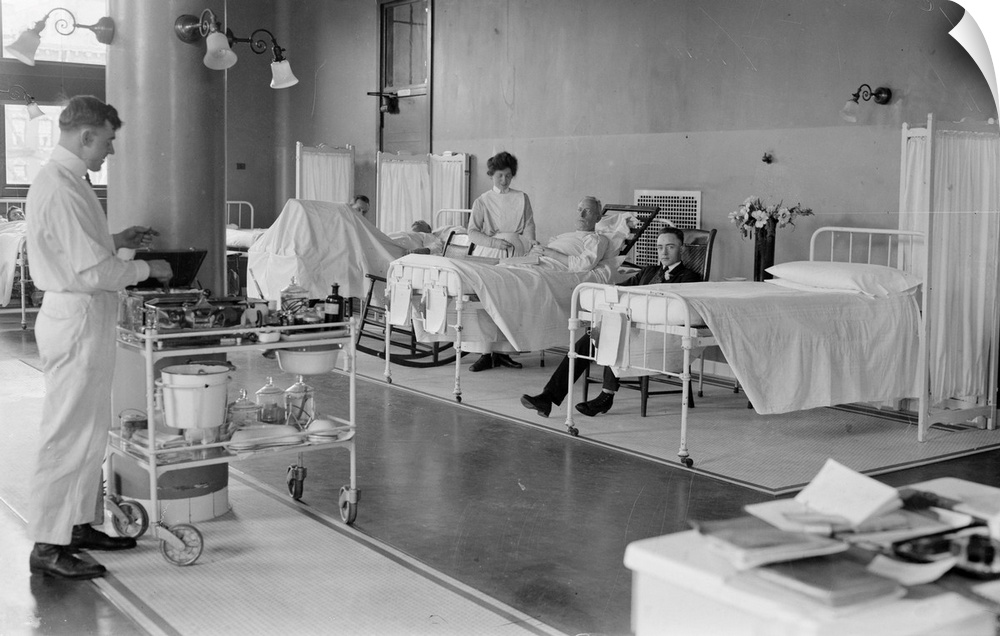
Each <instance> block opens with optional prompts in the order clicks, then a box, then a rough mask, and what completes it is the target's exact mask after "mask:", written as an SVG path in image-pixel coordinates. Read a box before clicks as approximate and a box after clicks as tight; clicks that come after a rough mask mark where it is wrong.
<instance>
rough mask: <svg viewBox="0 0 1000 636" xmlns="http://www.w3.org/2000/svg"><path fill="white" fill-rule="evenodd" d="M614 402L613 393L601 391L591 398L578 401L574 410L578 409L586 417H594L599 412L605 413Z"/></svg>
mask: <svg viewBox="0 0 1000 636" xmlns="http://www.w3.org/2000/svg"><path fill="white" fill-rule="evenodd" d="M614 403H615V394H614V393H605V392H604V391H601V394H600V395H598V396H597V397H595V398H594V399H593V400H589V401H587V402H580V403H579V404H577V405H576V410H577V411H580V412H581V413H583V414H584V415H586V416H587V417H594V416H595V415H599V414H601V413H607V412H608V411H609V410H611V405H612V404H614Z"/></svg>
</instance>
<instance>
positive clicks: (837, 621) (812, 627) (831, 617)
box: [625, 478, 1000, 636]
mask: <svg viewBox="0 0 1000 636" xmlns="http://www.w3.org/2000/svg"><path fill="white" fill-rule="evenodd" d="M914 487H917V488H923V489H926V490H932V491H934V492H938V494H941V495H944V496H948V497H951V498H958V499H961V498H962V497H961V496H962V495H963V494H969V495H972V497H971V499H975V500H976V502H977V503H981V502H983V501H992V502H1000V496H997V497H996V498H993V497H992V496H990V497H986V496H987V495H991V494H997V495H1000V490H997V489H994V488H991V487H988V486H982V485H980V484H972V483H971V482H963V481H962V480H957V479H951V478H948V479H944V480H934V481H931V482H924V483H922V484H914ZM972 507H973V508H978V509H981V508H982V506H972ZM988 507H992V506H988ZM980 511H981V510H976V512H980ZM970 512H971V511H970ZM625 565H626V566H627V567H628V568H629V569H631V570H632V631H633V632H635V634H636V636H649V635H651V634H692V635H698V636H702V635H710V636H728V635H730V634H752V635H754V636H765V635H768V636H770V635H781V636H803V635H814V634H815V635H829V636H844V635H848V634H858V635H865V636H869V635H875V636H903V635H906V636H909V635H915V634H933V635H936V636H937V635H947V636H958V635H962V634H969V635H973V634H975V635H979V634H982V635H983V636H994V635H995V634H996V633H997V631H996V626H997V617H996V616H995V615H994V614H992V613H991V612H989V611H988V610H986V609H985V608H984V607H983V606H981V605H979V604H977V603H974V602H973V601H971V600H969V599H967V598H964V597H963V596H961V595H959V594H957V593H954V592H949V591H945V590H943V589H941V588H940V587H938V586H935V585H925V586H920V587H918V588H913V589H911V590H910V591H909V593H908V594H907V596H906V597H904V598H901V599H898V600H891V601H883V602H881V603H876V604H871V605H867V606H855V607H848V608H842V609H838V610H833V609H828V608H823V607H819V606H818V605H817V604H811V603H810V604H807V603H804V602H802V601H801V600H800V599H799V598H798V597H796V596H795V595H794V594H792V593H789V592H785V591H783V590H780V589H778V588H766V587H765V585H766V584H764V585H760V584H757V583H756V582H755V580H754V579H753V578H752V577H751V576H747V574H746V573H740V572H739V571H738V570H736V568H734V567H733V566H732V565H730V563H729V561H727V560H726V559H725V558H724V557H722V556H720V555H718V554H716V553H715V552H713V551H711V550H710V549H709V547H708V546H707V544H706V542H705V540H704V539H703V538H702V537H701V535H699V534H698V533H697V532H695V531H693V530H692V531H689V532H679V533H676V534H669V535H664V536H661V537H653V538H650V539H644V540H641V541H636V542H633V543H631V544H629V545H628V547H627V548H626V550H625Z"/></svg>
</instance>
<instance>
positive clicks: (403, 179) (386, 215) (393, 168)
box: [378, 156, 433, 234]
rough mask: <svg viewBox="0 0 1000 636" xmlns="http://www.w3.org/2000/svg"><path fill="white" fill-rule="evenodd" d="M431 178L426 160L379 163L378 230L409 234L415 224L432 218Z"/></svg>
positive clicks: (380, 161)
mask: <svg viewBox="0 0 1000 636" xmlns="http://www.w3.org/2000/svg"><path fill="white" fill-rule="evenodd" d="M430 209H431V178H430V168H429V163H428V162H427V159H426V156H424V158H423V160H419V159H417V160H410V159H406V160H400V159H389V158H381V157H380V160H379V187H378V228H379V229H380V230H382V231H383V232H385V233H386V234H389V233H390V232H405V231H409V229H410V226H411V225H413V222H414V221H417V220H419V219H423V220H425V221H427V222H428V223H433V219H432V218H431V213H430Z"/></svg>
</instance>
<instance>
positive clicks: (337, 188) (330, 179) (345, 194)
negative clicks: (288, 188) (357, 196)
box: [295, 142, 354, 203]
mask: <svg viewBox="0 0 1000 636" xmlns="http://www.w3.org/2000/svg"><path fill="white" fill-rule="evenodd" d="M295 198H296V199H306V200H310V201H328V202H330V203H351V202H352V201H353V200H354V146H345V147H343V148H340V147H333V146H327V145H325V144H320V145H318V146H306V145H303V143H302V142H297V143H296V144H295Z"/></svg>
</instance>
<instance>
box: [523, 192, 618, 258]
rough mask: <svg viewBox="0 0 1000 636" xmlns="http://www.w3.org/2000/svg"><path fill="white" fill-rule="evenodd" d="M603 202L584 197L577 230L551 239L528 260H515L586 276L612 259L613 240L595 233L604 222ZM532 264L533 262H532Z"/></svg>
mask: <svg viewBox="0 0 1000 636" xmlns="http://www.w3.org/2000/svg"><path fill="white" fill-rule="evenodd" d="M601 210H602V206H601V202H600V200H598V199H597V198H595V197H590V196H587V197H583V198H582V199H580V203H579V204H577V206H576V211H577V216H576V230H574V231H573V232H565V233H563V234H560V235H558V236H555V237H553V238H551V239H549V243H548V245H546V246H544V247H543V246H542V245H541V244H535V245H534V246H533V247H532V248H531V250H530V251H529V252H528V255H527V257H524V258H521V259H513V262H519V261H520V262H524V261H525V259H531V258H533V257H535V258H537V260H538V265H540V266H542V267H547V268H550V269H558V270H563V271H568V272H586V271H590V270H592V269H594V267H595V266H596V265H597V264H598V263H600V262H602V261H603V260H604V259H606V258H607V257H609V256H613V255H614V254H613V252H614V250H613V248H612V245H611V240H610V239H609V238H608V237H607V236H605V235H604V234H598V233H597V232H595V231H594V230H595V228H596V227H597V222H598V221H600V220H601ZM529 262H530V261H529Z"/></svg>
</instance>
